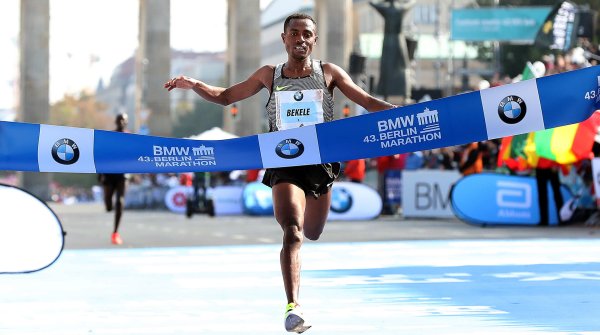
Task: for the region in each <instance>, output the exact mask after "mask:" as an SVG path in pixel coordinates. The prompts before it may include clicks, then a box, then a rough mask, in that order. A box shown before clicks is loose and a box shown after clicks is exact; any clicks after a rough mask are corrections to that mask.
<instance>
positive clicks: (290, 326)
mask: <svg viewBox="0 0 600 335" xmlns="http://www.w3.org/2000/svg"><path fill="white" fill-rule="evenodd" d="M311 326H312V325H310V324H308V322H306V320H305V318H304V313H303V312H302V310H301V309H300V306H298V305H297V304H295V303H293V302H292V303H289V304H287V306H286V307H285V330H287V331H288V332H296V333H298V334H302V333H304V332H305V331H306V330H307V329H308V328H310V327H311Z"/></svg>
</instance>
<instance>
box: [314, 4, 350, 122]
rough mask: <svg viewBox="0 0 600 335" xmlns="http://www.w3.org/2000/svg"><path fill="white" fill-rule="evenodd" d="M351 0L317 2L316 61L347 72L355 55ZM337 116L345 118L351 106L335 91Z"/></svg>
mask: <svg viewBox="0 0 600 335" xmlns="http://www.w3.org/2000/svg"><path fill="white" fill-rule="evenodd" d="M352 18H353V14H352V0H315V20H317V33H318V35H319V40H318V41H317V47H316V48H315V49H316V50H315V51H316V52H315V57H316V58H319V59H322V60H323V61H324V62H328V63H334V64H336V65H338V66H340V67H341V68H342V69H344V70H345V71H348V66H349V59H350V52H351V51H352ZM334 94H335V115H336V118H342V117H343V116H342V108H343V107H344V105H345V104H349V105H352V102H351V101H350V100H348V99H346V98H345V97H344V95H343V94H342V93H341V92H340V91H339V90H337V89H336V91H335V92H334Z"/></svg>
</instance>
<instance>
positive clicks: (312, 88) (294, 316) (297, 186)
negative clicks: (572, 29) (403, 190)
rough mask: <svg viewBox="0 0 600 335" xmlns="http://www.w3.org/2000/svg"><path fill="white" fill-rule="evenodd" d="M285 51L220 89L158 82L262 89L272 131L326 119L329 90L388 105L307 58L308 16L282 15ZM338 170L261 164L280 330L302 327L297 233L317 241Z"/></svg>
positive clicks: (228, 98)
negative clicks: (278, 236)
mask: <svg viewBox="0 0 600 335" xmlns="http://www.w3.org/2000/svg"><path fill="white" fill-rule="evenodd" d="M281 38H282V41H283V45H284V47H285V50H286V52H287V54H288V59H287V61H286V62H285V63H280V64H278V65H266V66H263V67H261V68H260V69H258V70H257V71H256V72H254V73H253V74H252V75H251V76H250V77H249V78H248V79H246V80H244V81H242V82H240V83H238V84H235V85H233V86H231V87H228V88H223V87H216V86H211V85H208V84H206V83H204V82H202V81H199V80H196V79H193V78H190V77H186V76H178V77H175V78H173V79H171V80H169V81H168V82H166V83H165V85H164V87H165V88H166V89H168V90H169V91H171V90H173V89H175V88H180V89H192V90H194V92H196V93H197V94H198V95H200V96H201V97H202V98H204V99H206V100H208V101H210V102H213V103H217V104H221V105H230V104H232V103H234V102H236V101H240V100H243V99H246V98H248V97H250V96H252V95H255V94H256V93H258V92H259V91H260V90H262V89H263V88H266V89H267V90H269V93H270V96H269V101H268V103H267V116H268V118H269V130H270V131H278V130H285V129H291V128H295V127H300V126H306V125H312V124H316V123H321V122H328V121H332V120H333V118H334V103H333V101H334V99H333V90H334V88H338V89H339V90H340V91H341V92H342V93H343V94H344V95H345V96H346V97H348V98H349V99H350V100H352V101H353V102H355V103H357V104H359V105H361V106H362V107H363V108H365V109H366V110H368V111H371V112H374V111H379V110H384V109H390V108H393V107H395V106H394V105H391V104H389V103H387V102H385V101H382V100H379V99H376V98H374V97H372V96H371V95H369V94H368V93H366V92H365V91H363V90H362V89H361V88H360V87H358V86H357V85H356V84H355V83H354V82H353V81H352V79H351V78H350V76H349V75H348V74H347V73H346V72H345V71H344V70H342V69H341V68H340V67H339V66H337V65H335V64H332V63H326V62H322V61H319V60H315V59H312V58H311V56H310V55H311V53H312V51H313V48H314V46H315V45H316V43H317V39H318V36H317V27H316V23H315V20H314V19H313V18H312V17H310V16H309V15H306V14H292V15H290V16H289V17H287V18H286V20H285V23H284V25H283V33H282V34H281ZM339 172H340V164H339V163H327V164H318V165H309V166H297V167H287V168H276V169H267V171H266V172H265V175H264V178H263V183H265V184H266V185H268V186H270V187H271V188H272V192H273V207H274V211H275V218H276V219H277V222H278V223H279V225H280V226H281V228H282V230H283V247H282V249H281V253H280V263H281V272H282V275H283V282H284V287H285V293H286V297H287V306H286V311H285V329H286V330H287V331H289V332H297V333H302V332H304V331H305V330H307V329H308V328H310V324H309V322H308V321H307V320H306V319H305V317H304V315H303V313H302V310H301V309H300V304H299V297H298V296H299V289H300V264H301V262H300V247H301V246H302V240H303V238H304V237H306V238H308V239H310V240H317V239H318V238H319V236H320V235H321V233H322V232H323V228H324V226H325V222H326V220H327V216H328V214H329V206H330V204H331V192H329V190H330V189H331V186H332V184H333V181H334V180H335V179H336V177H337V176H338V174H339Z"/></svg>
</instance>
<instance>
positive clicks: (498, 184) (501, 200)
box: [451, 173, 572, 225]
mask: <svg viewBox="0 0 600 335" xmlns="http://www.w3.org/2000/svg"><path fill="white" fill-rule="evenodd" d="M561 192H562V196H563V199H564V201H565V203H566V202H567V201H568V200H569V199H570V198H572V194H571V193H570V191H569V190H568V188H567V187H565V186H562V187H561ZM451 199H452V208H453V210H454V212H455V213H456V216H457V217H458V218H459V219H461V220H463V221H466V222H467V223H472V224H478V225H502V224H507V225H536V224H538V222H539V220H540V214H539V205H538V203H539V202H538V192H537V184H536V180H535V178H533V177H525V176H509V175H503V174H496V173H481V174H476V175H470V176H467V177H465V178H462V179H461V180H459V181H458V182H457V183H456V185H454V187H453V189H452V194H451ZM548 212H549V213H548V218H549V221H550V224H551V225H556V224H557V223H558V217H557V214H556V205H555V203H554V197H553V195H552V187H550V185H549V184H548Z"/></svg>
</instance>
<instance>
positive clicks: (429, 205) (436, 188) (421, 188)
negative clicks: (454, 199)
mask: <svg viewBox="0 0 600 335" xmlns="http://www.w3.org/2000/svg"><path fill="white" fill-rule="evenodd" d="M460 177H461V174H460V173H459V172H458V171H443V170H413V171H404V172H403V176H402V179H403V181H402V214H403V216H404V217H415V218H452V217H454V213H453V212H452V208H451V206H450V189H451V188H452V185H453V184H454V183H455V182H456V181H457V180H458V179H460Z"/></svg>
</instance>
